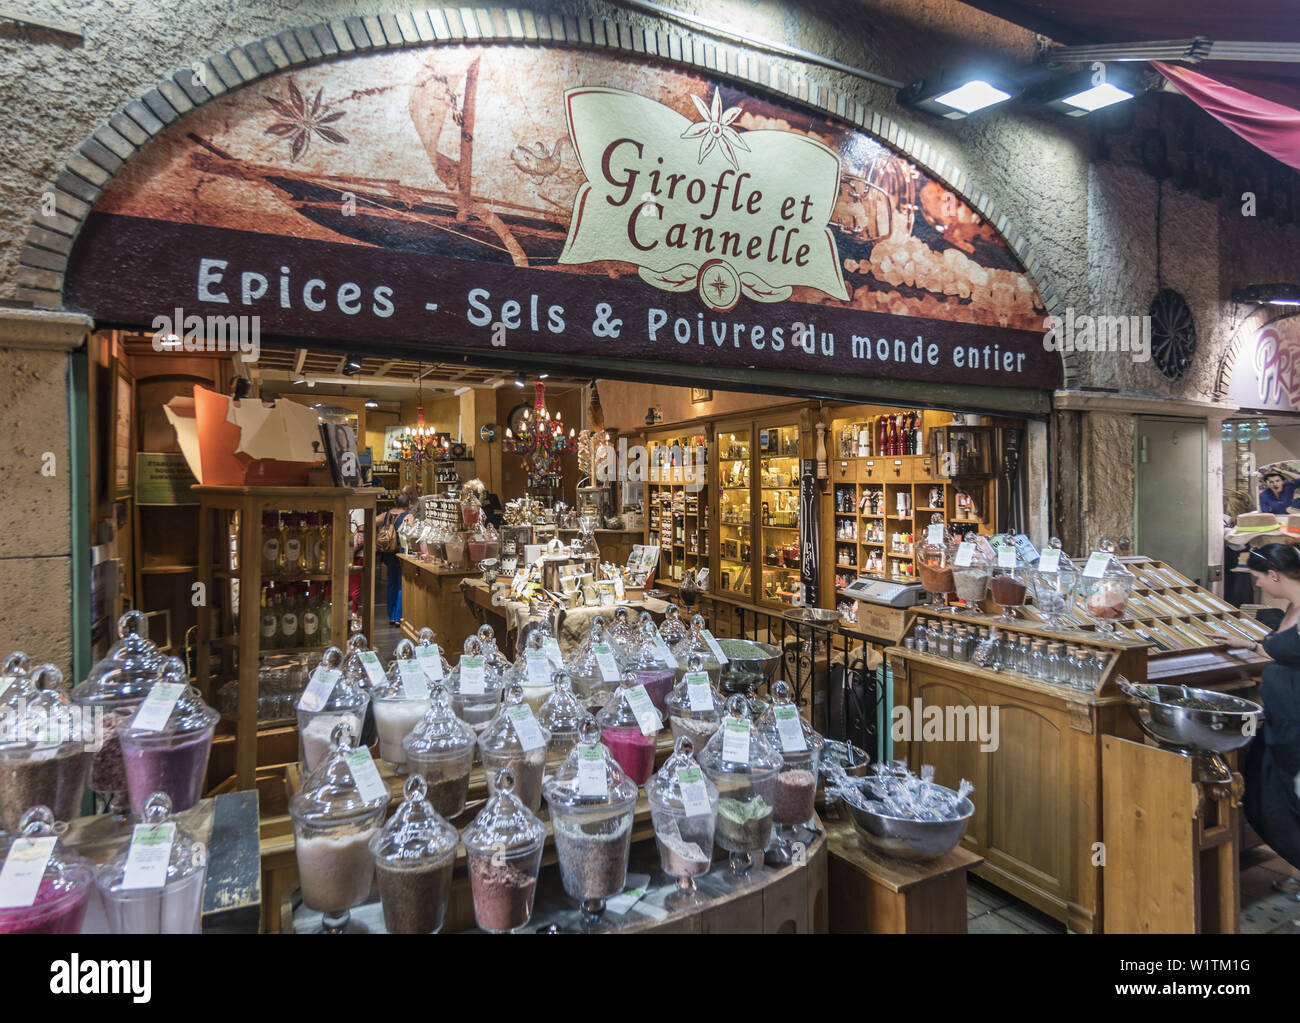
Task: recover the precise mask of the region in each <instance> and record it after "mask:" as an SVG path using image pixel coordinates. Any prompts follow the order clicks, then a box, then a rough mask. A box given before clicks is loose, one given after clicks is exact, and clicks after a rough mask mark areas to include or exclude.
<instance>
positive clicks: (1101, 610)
mask: <svg viewBox="0 0 1300 1023" xmlns="http://www.w3.org/2000/svg"><path fill="white" fill-rule="evenodd" d="M1133 586H1134V582H1133V573H1131V572H1130V571H1129V570H1128V569H1127V568H1125V567H1124V566H1123V565H1122V564H1120V560H1119V558H1118V557H1116V556H1115V542H1114V541H1113V540H1103V541H1102V542H1101V550H1100V551H1098V552H1096V553H1094V554H1093V555H1092V556H1091V557H1090V558H1089V559H1088V562H1087V564H1085V565H1084V567H1083V572H1082V574H1081V576H1080V578H1079V596H1080V597H1081V598H1082V601H1083V609H1084V610H1085V611H1086V612H1087V613H1088V614H1089V615H1091V616H1092V618H1093V619H1094V620H1095V621H1096V622H1097V630H1098V631H1099V632H1114V631H1115V621H1116V620H1117V619H1119V618H1123V617H1124V609H1125V608H1126V607H1127V606H1128V598H1129V597H1130V596H1131V595H1132V593H1133Z"/></svg>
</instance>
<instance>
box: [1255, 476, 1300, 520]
mask: <svg viewBox="0 0 1300 1023" xmlns="http://www.w3.org/2000/svg"><path fill="white" fill-rule="evenodd" d="M1297 482H1300V481H1297V480H1288V479H1287V478H1286V477H1285V476H1283V475H1282V474H1281V473H1280V472H1270V473H1269V474H1268V475H1266V476H1265V477H1264V489H1263V490H1261V491H1260V492H1259V510H1260V511H1262V512H1268V513H1269V514H1270V515H1285V514H1286V510H1287V509H1288V508H1290V507H1291V506H1292V505H1294V504H1295V503H1296V496H1295V489H1296V484H1297Z"/></svg>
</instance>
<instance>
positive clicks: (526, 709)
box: [506, 703, 546, 751]
mask: <svg viewBox="0 0 1300 1023" xmlns="http://www.w3.org/2000/svg"><path fill="white" fill-rule="evenodd" d="M506 713H507V714H508V715H510V723H511V724H513V725H514V726H515V735H517V736H519V745H520V746H522V747H523V748H524V750H525V751H528V750H534V749H541V748H542V747H543V746H545V745H546V736H544V735H543V734H542V729H541V727H540V726H539V725H538V724H537V719H536V718H535V717H533V708H532V707H530V706H528V704H526V703H521V704H519V706H517V707H510V708H508V709H507V710H506Z"/></svg>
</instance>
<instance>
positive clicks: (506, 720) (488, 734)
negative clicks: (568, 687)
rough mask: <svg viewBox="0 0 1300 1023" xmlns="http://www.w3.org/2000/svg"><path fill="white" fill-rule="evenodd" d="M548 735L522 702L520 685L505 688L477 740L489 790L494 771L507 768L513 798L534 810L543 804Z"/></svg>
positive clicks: (522, 693) (492, 781)
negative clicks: (512, 789) (497, 709)
mask: <svg viewBox="0 0 1300 1023" xmlns="http://www.w3.org/2000/svg"><path fill="white" fill-rule="evenodd" d="M550 738H551V736H550V734H549V733H548V732H547V731H546V729H544V728H543V727H542V726H541V725H539V724H538V723H537V718H535V717H534V716H533V710H532V708H531V707H529V706H528V704H526V703H525V702H524V690H523V686H521V685H519V684H518V683H515V684H514V685H512V686H510V687H509V688H507V689H506V694H505V699H504V700H503V701H502V704H501V709H500V710H499V711H498V712H497V716H496V717H494V718H493V719H492V722H491V724H489V725H488V726H487V728H486V729H484V731H483V734H482V735H480V736H479V739H478V748H479V756H480V757H481V758H482V760H483V771H484V773H486V775H487V782H488V791H489V792H491V791H492V786H493V785H494V784H495V781H494V779H495V778H496V775H497V772H498V771H500V770H501V769H502V768H508V769H509V770H510V773H511V774H512V775H513V776H514V779H515V797H516V798H517V799H518V800H519V801H520V802H521V803H523V804H524V806H526V807H528V809H529V810H530V811H532V812H533V813H536V812H537V810H538V808H540V807H541V805H542V777H543V775H544V774H545V773H546V744H547V742H548V741H549V740H550Z"/></svg>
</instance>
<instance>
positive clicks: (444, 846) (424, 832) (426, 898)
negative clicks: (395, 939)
mask: <svg viewBox="0 0 1300 1023" xmlns="http://www.w3.org/2000/svg"><path fill="white" fill-rule="evenodd" d="M439 688H441V687H439ZM427 794H428V788H427V785H426V783H425V779H424V778H423V777H422V776H420V775H418V774H413V775H412V776H411V777H409V778H407V779H406V787H405V790H404V797H405V798H404V799H403V800H402V802H401V804H400V805H399V806H398V807H397V809H396V810H395V811H394V812H393V816H392V818H391V819H390V820H389V821H388V823H387V824H385V825H384V827H383V828H382V829H381V830H380V831H379V833H378V834H376V835H375V836H374V838H372V839H371V840H370V855H371V856H372V857H373V858H374V861H375V880H376V881H377V882H378V888H379V900H380V903H381V904H382V906H383V910H384V928H385V930H387V931H388V933H389V934H436V933H438V931H439V930H441V929H442V923H443V920H444V919H445V917H446V914H447V903H448V901H449V900H450V898H451V877H452V869H453V868H454V867H455V865H456V847H457V846H458V845H459V844H460V835H459V834H458V833H457V831H456V829H455V828H453V827H452V826H451V825H450V824H448V823H447V821H446V820H445V819H444V818H443V817H442V815H441V814H439V813H438V810H437V808H436V807H435V806H434V805H433V803H431V802H430V801H429V799H427V798H426V796H427Z"/></svg>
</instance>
